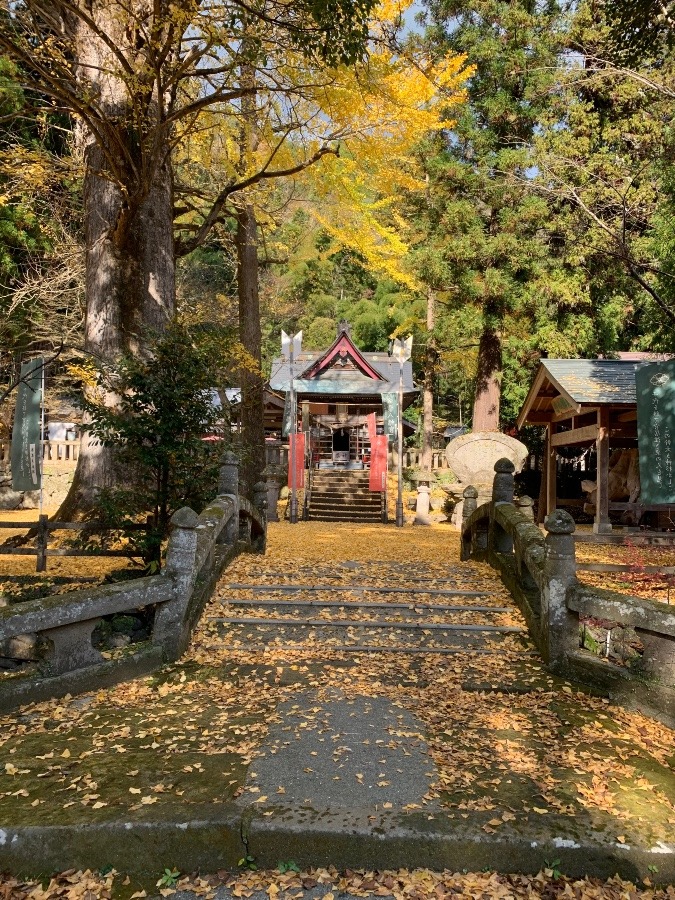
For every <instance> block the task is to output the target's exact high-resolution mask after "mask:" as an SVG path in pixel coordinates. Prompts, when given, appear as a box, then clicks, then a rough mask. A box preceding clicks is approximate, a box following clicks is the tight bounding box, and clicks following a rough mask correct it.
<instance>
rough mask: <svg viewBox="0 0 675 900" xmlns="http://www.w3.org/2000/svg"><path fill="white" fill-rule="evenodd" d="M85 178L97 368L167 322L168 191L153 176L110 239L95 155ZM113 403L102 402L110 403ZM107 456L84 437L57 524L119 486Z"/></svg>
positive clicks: (170, 274)
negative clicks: (104, 490) (100, 493)
mask: <svg viewBox="0 0 675 900" xmlns="http://www.w3.org/2000/svg"><path fill="white" fill-rule="evenodd" d="M86 161H87V173H86V176H85V195H84V196H85V242H86V300H87V307H86V320H85V350H86V351H87V352H88V353H90V354H92V356H93V357H94V359H96V360H98V361H100V362H107V363H111V362H114V361H115V360H116V359H118V358H119V357H120V356H121V355H122V354H125V353H129V354H131V355H138V354H140V353H142V352H143V349H144V347H147V344H148V341H149V340H150V339H151V338H152V337H153V336H155V335H158V334H160V333H161V332H162V331H164V329H165V328H166V326H167V323H168V322H169V320H170V319H171V317H172V315H173V310H174V304H175V293H176V288H175V265H174V254H173V192H172V177H171V169H170V166H169V165H168V164H167V165H165V166H164V168H163V169H162V170H161V171H160V172H159V173H158V177H157V178H156V179H155V181H154V183H153V185H152V188H151V190H150V192H149V194H148V195H147V197H146V198H145V199H144V200H143V202H142V203H141V204H140V205H139V207H138V209H136V210H133V211H131V212H130V214H129V216H128V223H127V226H126V227H125V228H124V230H123V231H121V232H120V231H118V232H117V233H115V226H116V224H117V223H118V222H119V217H120V214H121V213H122V212H124V211H123V210H122V205H123V201H122V196H121V192H120V190H119V188H117V186H116V185H114V184H113V183H111V182H110V181H108V180H107V179H105V178H103V177H101V175H100V174H98V173H99V172H100V171H101V167H100V162H101V159H100V151H99V150H98V148H97V147H96V145H94V144H92V145H90V147H89V148H88V150H87V156H86ZM114 399H115V398H114V397H110V398H108V400H109V402H110V403H114ZM124 482H125V478H124V473H120V472H118V471H116V469H115V466H114V454H113V453H112V452H111V451H110V450H109V449H108V448H104V447H102V446H101V445H100V444H98V443H96V442H95V441H94V440H93V439H91V438H90V437H89V435H88V434H87V433H86V432H85V433H84V434H83V436H82V441H81V444H80V456H79V459H78V463H77V469H76V470H75V477H74V479H73V484H72V486H71V489H70V491H69V492H68V496H67V497H66V499H65V501H64V503H63V504H62V506H61V509H60V510H59V513H58V518H60V519H69V518H72V517H73V516H77V515H79V514H82V513H83V512H85V511H86V510H88V509H90V508H91V507H92V506H93V505H94V503H95V502H96V496H97V493H98V491H99V490H100V489H101V488H106V487H113V486H114V485H116V484H120V483H121V484H124Z"/></svg>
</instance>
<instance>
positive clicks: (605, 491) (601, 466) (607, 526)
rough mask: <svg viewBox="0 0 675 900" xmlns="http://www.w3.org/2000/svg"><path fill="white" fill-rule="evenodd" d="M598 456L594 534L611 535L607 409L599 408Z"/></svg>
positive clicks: (596, 443)
mask: <svg viewBox="0 0 675 900" xmlns="http://www.w3.org/2000/svg"><path fill="white" fill-rule="evenodd" d="M595 445H596V447H597V451H598V455H597V459H598V475H597V492H596V495H595V520H594V522H593V532H594V533H595V534H611V531H612V525H611V522H610V521H609V408H608V407H607V406H603V407H600V409H599V411H598V427H597V440H596V442H595Z"/></svg>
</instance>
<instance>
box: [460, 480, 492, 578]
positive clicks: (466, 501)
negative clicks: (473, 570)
mask: <svg viewBox="0 0 675 900" xmlns="http://www.w3.org/2000/svg"><path fill="white" fill-rule="evenodd" d="M462 498H463V499H462V524H461V526H460V530H461V558H462V559H463V560H466V559H471V553H472V551H473V549H474V547H473V542H474V536H473V534H471V533H465V531H464V529H465V527H466V523H467V521H468V520H469V518H470V516H471V515H472V513H475V512H476V509H477V508H478V491H477V490H476V488H475V487H474V486H473V485H472V484H469V485H467V487H465V488H464V490H463V491H462ZM486 547H487V544H486ZM482 549H485V547H483V548H482Z"/></svg>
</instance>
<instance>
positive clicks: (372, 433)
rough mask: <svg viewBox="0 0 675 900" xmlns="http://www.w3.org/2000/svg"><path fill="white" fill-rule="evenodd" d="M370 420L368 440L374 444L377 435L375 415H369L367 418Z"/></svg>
mask: <svg viewBox="0 0 675 900" xmlns="http://www.w3.org/2000/svg"><path fill="white" fill-rule="evenodd" d="M367 419H368V440H369V441H370V443H371V444H372V443H373V440H374V438H375V435H376V434H377V423H376V421H375V413H369V414H368V416H367Z"/></svg>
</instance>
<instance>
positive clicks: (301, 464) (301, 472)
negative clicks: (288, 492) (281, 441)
mask: <svg viewBox="0 0 675 900" xmlns="http://www.w3.org/2000/svg"><path fill="white" fill-rule="evenodd" d="M288 444H289V447H288V486H289V488H290V487H293V481H292V477H293V470H292V469H291V460H292V459H293V444H295V487H296V488H304V486H305V433H304V432H303V431H301V432H299V433H298V434H291V435H289V437H288Z"/></svg>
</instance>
